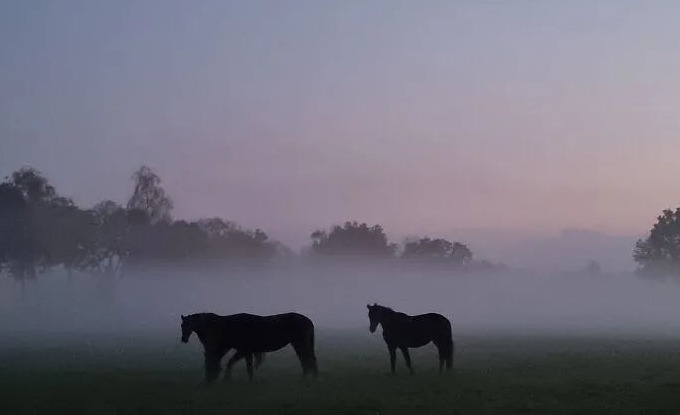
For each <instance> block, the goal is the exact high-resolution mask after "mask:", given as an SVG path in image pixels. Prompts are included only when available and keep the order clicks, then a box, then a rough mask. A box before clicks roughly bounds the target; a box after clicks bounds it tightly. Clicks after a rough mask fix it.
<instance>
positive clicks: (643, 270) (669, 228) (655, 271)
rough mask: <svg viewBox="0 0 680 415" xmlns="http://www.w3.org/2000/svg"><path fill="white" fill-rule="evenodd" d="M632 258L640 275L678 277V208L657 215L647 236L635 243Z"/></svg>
mask: <svg viewBox="0 0 680 415" xmlns="http://www.w3.org/2000/svg"><path fill="white" fill-rule="evenodd" d="M633 258H634V259H635V262H637V263H638V273H639V274H640V275H643V276H656V277H659V276H674V277H680V208H677V209H676V210H674V211H673V210H671V209H666V210H664V211H663V213H662V214H661V215H659V216H658V217H657V222H656V224H654V226H653V227H652V230H651V231H650V233H649V236H648V237H647V238H646V239H640V240H638V241H637V243H636V244H635V249H634V250H633Z"/></svg>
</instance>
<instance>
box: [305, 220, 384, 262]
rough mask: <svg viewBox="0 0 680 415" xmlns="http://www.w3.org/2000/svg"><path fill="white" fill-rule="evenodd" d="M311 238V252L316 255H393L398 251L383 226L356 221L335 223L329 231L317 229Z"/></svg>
mask: <svg viewBox="0 0 680 415" xmlns="http://www.w3.org/2000/svg"><path fill="white" fill-rule="evenodd" d="M311 239H312V247H311V252H312V253H313V254H315V255H351V256H372V257H392V256H394V253H395V251H396V245H395V244H391V243H389V242H388V240H387V236H386V235H385V232H384V230H383V228H382V226H380V225H374V226H368V225H367V224H366V223H361V224H360V223H358V222H356V221H352V222H349V221H348V222H345V224H344V225H343V226H339V225H335V226H333V227H332V228H331V230H330V231H329V232H326V231H324V230H317V231H315V232H313V233H312V234H311Z"/></svg>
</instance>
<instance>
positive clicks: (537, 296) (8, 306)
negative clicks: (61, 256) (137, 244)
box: [0, 261, 680, 340]
mask: <svg viewBox="0 0 680 415" xmlns="http://www.w3.org/2000/svg"><path fill="white" fill-rule="evenodd" d="M0 284H2V287H1V289H0V296H2V297H1V298H0V316H1V317H0V329H1V331H2V333H3V338H5V339H7V340H10V339H14V340H20V339H22V338H29V337H32V336H45V337H49V336H63V335H69V336H72V335H78V334H82V335H86V334H97V333H99V334H116V335H143V334H145V333H146V334H150V335H152V334H157V333H164V334H165V335H167V334H168V333H169V334H170V335H172V334H173V333H174V332H173V331H176V335H177V336H178V337H179V320H180V319H179V316H180V314H190V313H194V312H204V311H205V312H215V313H218V314H232V313H238V312H250V313H256V314H274V313H281V312H288V311H297V312H300V313H303V314H306V315H308V316H309V317H310V318H311V319H312V320H313V321H314V323H315V325H316V327H317V330H318V331H319V332H320V333H322V332H326V331H331V330H333V329H351V330H356V332H357V333H363V332H365V331H367V328H368V318H367V314H366V304H367V303H369V302H370V303H373V302H377V303H379V304H383V305H387V306H390V307H393V308H394V309H396V310H398V311H403V312H406V313H408V314H418V313H426V312H439V313H441V314H444V315H445V316H447V317H449V318H450V319H452V321H453V324H454V336H456V337H464V336H466V335H468V334H479V333H484V334H498V335H535V334H542V333H543V334H556V335H582V334H591V335H607V336H609V335H625V336H638V335H640V336H642V335H644V336H647V335H653V336H676V335H679V334H680V319H678V316H680V301H678V298H680V284H675V283H671V282H666V283H663V282H655V281H647V280H642V279H639V278H638V277H636V276H634V275H632V274H601V275H579V274H559V275H558V274H554V275H551V274H547V273H530V272H519V271H508V272H505V273H493V274H491V273H489V274H484V273H469V274H457V273H451V272H450V271H443V270H435V269H430V268H427V267H425V271H424V270H422V269H416V268H415V267H410V268H409V267H404V266H403V265H402V266H395V265H389V266H384V265H376V264H374V265H371V264H351V265H348V264H344V265H340V264H324V263H319V264H312V263H304V262H298V261H292V262H290V263H283V264H278V265H259V266H240V267H237V266H230V267H228V268H222V269H219V270H218V269H208V268H202V269H189V268H185V269H178V268H172V269H169V268H166V269H164V268H153V269H147V270H144V271H137V272H135V273H128V274H126V275H125V276H123V277H118V278H115V279H105V278H102V277H98V278H96V277H94V276H90V275H76V276H73V277H72V278H68V277H67V276H66V274H65V273H63V272H60V271H52V272H50V273H48V274H45V275H41V276H40V277H39V279H38V280H37V281H31V282H28V283H27V284H26V285H25V287H24V288H23V289H22V287H21V285H20V284H19V283H17V282H15V281H13V280H10V279H3V280H1V282H0Z"/></svg>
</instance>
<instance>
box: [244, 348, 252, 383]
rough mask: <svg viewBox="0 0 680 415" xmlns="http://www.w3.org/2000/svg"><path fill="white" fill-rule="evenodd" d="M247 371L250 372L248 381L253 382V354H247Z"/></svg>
mask: <svg viewBox="0 0 680 415" xmlns="http://www.w3.org/2000/svg"><path fill="white" fill-rule="evenodd" d="M246 369H247V370H248V380H250V381H251V382H252V381H253V354H252V353H246Z"/></svg>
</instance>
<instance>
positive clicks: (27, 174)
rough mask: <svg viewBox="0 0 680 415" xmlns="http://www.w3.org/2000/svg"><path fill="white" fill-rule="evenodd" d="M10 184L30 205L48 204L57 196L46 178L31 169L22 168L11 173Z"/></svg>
mask: <svg viewBox="0 0 680 415" xmlns="http://www.w3.org/2000/svg"><path fill="white" fill-rule="evenodd" d="M11 183H12V185H14V186H15V187H16V188H17V189H19V190H20V191H21V193H22V195H23V197H24V199H25V200H26V202H27V203H28V204H30V205H36V204H39V203H44V202H49V201H51V200H52V199H53V198H54V197H56V195H57V193H56V191H55V189H54V187H52V185H50V183H49V181H48V180H47V178H46V177H45V176H43V174H42V173H41V172H40V171H39V170H36V169H34V168H32V167H22V168H21V169H19V170H17V171H15V172H14V173H12V178H11Z"/></svg>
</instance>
